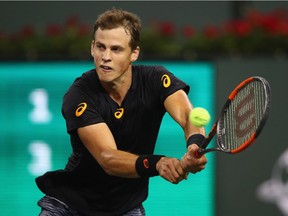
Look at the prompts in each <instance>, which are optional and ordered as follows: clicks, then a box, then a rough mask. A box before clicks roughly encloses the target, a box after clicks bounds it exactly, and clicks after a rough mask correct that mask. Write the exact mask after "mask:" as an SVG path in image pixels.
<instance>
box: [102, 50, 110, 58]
mask: <svg viewBox="0 0 288 216" xmlns="http://www.w3.org/2000/svg"><path fill="white" fill-rule="evenodd" d="M102 60H103V61H110V60H111V57H110V50H108V49H107V50H105V52H103V53H102Z"/></svg>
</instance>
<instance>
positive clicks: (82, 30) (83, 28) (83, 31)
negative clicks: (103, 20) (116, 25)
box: [78, 24, 92, 37]
mask: <svg viewBox="0 0 288 216" xmlns="http://www.w3.org/2000/svg"><path fill="white" fill-rule="evenodd" d="M78 34H79V36H86V35H89V34H91V31H90V26H89V25H85V24H81V25H80V26H79V32H78ZM91 37H92V34H91Z"/></svg>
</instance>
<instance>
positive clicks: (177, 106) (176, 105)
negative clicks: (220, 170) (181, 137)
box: [164, 90, 207, 173]
mask: <svg viewBox="0 0 288 216" xmlns="http://www.w3.org/2000/svg"><path fill="white" fill-rule="evenodd" d="M164 106H165V109H166V111H167V112H168V113H169V115H170V116H171V117H172V118H173V119H174V120H175V121H176V122H177V123H178V124H179V125H180V126H181V127H182V129H183V131H184V134H185V140H187V139H188V138H189V137H190V136H191V135H193V134H202V135H204V136H205V129H204V128H203V127H201V128H198V127H195V126H194V125H192V124H191V123H190V121H189V114H190V112H191V110H192V108H193V105H192V104H191V102H190V100H189V98H188V96H187V94H186V93H185V92H184V90H178V91H176V92H175V93H173V94H171V95H170V96H168V97H167V98H166V100H165V102H164ZM198 149H199V147H198V146H197V145H195V144H192V145H190V146H189V148H188V152H187V153H186V154H185V156H184V157H183V159H182V165H183V166H184V167H183V168H184V169H185V170H187V171H189V172H192V173H196V172H198V171H201V170H202V169H204V168H205V164H206V163H207V158H206V157H200V158H195V157H194V152H195V151H197V150H198Z"/></svg>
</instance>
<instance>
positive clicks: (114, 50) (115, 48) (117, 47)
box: [111, 46, 123, 53]
mask: <svg viewBox="0 0 288 216" xmlns="http://www.w3.org/2000/svg"><path fill="white" fill-rule="evenodd" d="M111 50H112V51H113V52H115V53H118V52H121V51H122V50H123V48H122V47H119V46H115V47H112V48H111Z"/></svg>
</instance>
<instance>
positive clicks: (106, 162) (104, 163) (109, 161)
mask: <svg viewBox="0 0 288 216" xmlns="http://www.w3.org/2000/svg"><path fill="white" fill-rule="evenodd" d="M114 159H115V157H114V155H113V152H112V151H110V150H109V151H107V150H106V151H103V152H102V153H101V154H100V158H99V159H98V160H97V161H98V163H99V164H100V166H101V167H102V169H103V170H104V172H105V173H106V174H108V175H111V176H112V175H114V172H113V166H114V165H113V163H114V162H113V161H114Z"/></svg>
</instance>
